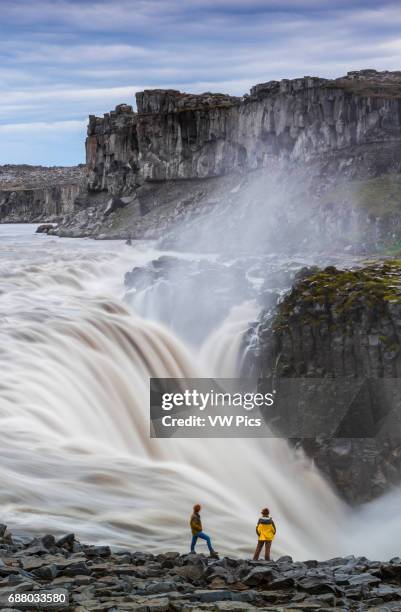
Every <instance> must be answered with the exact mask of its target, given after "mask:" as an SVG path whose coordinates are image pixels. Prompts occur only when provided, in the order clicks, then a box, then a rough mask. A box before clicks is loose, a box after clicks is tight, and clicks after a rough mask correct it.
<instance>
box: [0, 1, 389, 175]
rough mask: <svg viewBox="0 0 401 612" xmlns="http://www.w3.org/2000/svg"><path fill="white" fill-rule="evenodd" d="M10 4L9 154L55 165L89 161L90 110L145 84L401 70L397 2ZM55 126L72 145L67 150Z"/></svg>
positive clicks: (4, 150) (3, 82)
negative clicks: (55, 161) (54, 138)
mask: <svg viewBox="0 0 401 612" xmlns="http://www.w3.org/2000/svg"><path fill="white" fill-rule="evenodd" d="M1 8H2V15H1V23H0V33H1V36H0V60H1V61H0V87H1V91H2V95H1V97H0V154H1V157H2V159H4V158H6V157H7V155H8V154H10V153H11V150H12V151H14V153H15V156H16V157H18V158H21V159H22V158H23V156H24V155H26V156H27V158H28V157H29V159H33V156H34V155H37V156H38V157H37V163H46V162H47V163H53V157H54V156H55V155H57V156H58V157H57V159H60V158H61V157H62V155H63V151H65V159H66V160H67V158H68V160H69V161H68V163H70V161H71V156H72V155H73V154H74V152H75V154H76V155H77V161H82V150H83V142H82V141H83V136H82V129H83V128H82V126H83V125H84V124H85V123H86V121H87V116H88V114H100V115H101V114H103V113H105V112H108V111H109V110H111V109H112V108H114V107H115V106H116V104H118V103H121V102H127V103H129V104H134V93H135V91H138V90H141V89H144V88H152V87H157V88H163V87H171V88H175V89H181V90H184V91H194V92H201V91H205V90H209V91H210V90H212V91H221V92H227V93H230V94H234V95H242V94H243V93H245V92H247V91H248V90H249V88H250V87H251V86H252V85H254V84H256V83H258V82H264V81H267V80H270V79H280V78H291V77H296V76H303V75H305V74H309V75H319V76H325V77H336V76H340V75H342V74H344V73H345V72H347V71H348V70H352V69H358V68H367V67H375V68H378V69H397V68H401V37H400V36H399V32H400V26H401V7H400V6H399V4H398V3H396V2H387V1H386V0H383V1H382V2H381V3H378V2H377V0H336V1H334V0H247V1H246V2H244V0H189V1H187V2H184V1H183V0H36V2H34V3H33V2H31V0H2V1H1ZM1 124H2V125H1ZM11 125H13V126H14V127H13V128H11V127H10V126H11ZM18 125H19V126H25V127H24V128H22V127H21V128H18V127H16V126H18ZM35 126H36V127H35ZM52 126H53V127H52ZM78 126H81V127H78ZM52 129H55V130H56V131H57V132H58V133H59V134H62V135H63V142H66V143H67V141H68V143H69V144H68V145H66V146H65V147H64V146H62V147H60V145H58V148H57V147H56V143H55V142H53V141H52V138H51V131H52ZM18 130H19V131H18ZM28 134H30V135H32V138H31V140H30V141H29V142H30V144H31V146H32V147H33V149H32V151H31V149H29V148H28V147H26V146H24V143H23V136H25V137H26V138H28ZM40 134H42V143H41V144H40V145H39V143H38V139H39V138H40ZM6 135H7V138H8V139H9V140H4V138H5V137H6ZM33 135H36V136H35V138H36V140H35V139H34V137H33ZM12 138H15V143H14V145H13V144H12V142H11V139H12ZM74 139H76V140H74ZM78 139H80V140H78ZM17 141H18V142H17ZM46 143H47V145H46ZM10 146H11V147H12V148H11V149H10ZM46 146H47V147H48V148H47V149H46ZM16 147H19V149H18V151H19V153H18V151H17V148H16ZM46 150H47V153H46ZM58 163H59V162H58Z"/></svg>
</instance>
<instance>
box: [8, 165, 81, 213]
mask: <svg viewBox="0 0 401 612" xmlns="http://www.w3.org/2000/svg"><path fill="white" fill-rule="evenodd" d="M85 176H86V171H85V167H84V166H74V167H53V168H47V167H43V166H28V165H21V166H13V165H7V166H1V167H0V223H33V222H40V221H52V220H59V219H60V217H62V216H63V215H65V214H66V213H73V212H74V210H75V200H76V198H77V196H78V195H79V194H80V193H81V192H82V190H83V189H84V185H85Z"/></svg>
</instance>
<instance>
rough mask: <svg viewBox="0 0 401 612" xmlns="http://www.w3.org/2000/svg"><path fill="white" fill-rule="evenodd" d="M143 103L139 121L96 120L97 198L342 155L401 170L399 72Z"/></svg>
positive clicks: (164, 95)
mask: <svg viewBox="0 0 401 612" xmlns="http://www.w3.org/2000/svg"><path fill="white" fill-rule="evenodd" d="M136 98H137V112H136V113H135V112H134V111H133V110H132V107H131V106H128V105H126V104H122V105H119V106H117V107H116V109H115V111H112V112H111V113H109V114H106V115H105V116H104V117H103V118H97V117H94V116H91V117H90V119H89V126H88V138H87V145H86V146H87V165H88V168H89V172H90V175H89V189H90V190H92V191H102V190H107V191H108V192H109V193H118V194H121V193H122V192H124V191H126V190H130V189H132V187H133V186H135V184H137V183H138V182H139V183H140V182H141V181H143V180H148V181H160V180H172V179H195V178H207V177H212V176H221V175H224V174H226V173H227V172H232V171H243V170H248V171H249V170H255V169H257V168H260V167H265V168H269V167H270V166H271V165H272V164H275V163H276V162H277V161H281V162H288V161H294V162H302V163H305V162H308V161H311V160H319V161H321V157H322V155H324V156H328V161H331V159H330V155H333V157H336V155H338V154H339V155H338V157H339V159H338V160H337V163H338V166H339V167H341V166H343V165H344V164H345V165H353V164H354V165H355V166H357V165H358V166H360V165H365V166H366V170H367V171H368V172H369V173H373V174H374V173H376V172H378V171H380V170H381V164H384V166H385V170H386V171H388V170H389V169H390V168H389V166H390V167H392V168H397V169H398V168H399V166H400V162H399V159H398V155H394V152H396V151H399V149H400V143H401V72H393V73H390V72H385V73H379V72H376V71H373V70H372V71H369V70H367V71H366V70H364V71H361V72H356V73H349V74H348V75H347V76H346V77H343V78H340V79H336V80H327V79H320V78H316V77H304V78H300V79H294V80H287V79H286V80H283V81H280V82H279V81H270V82H268V83H264V84H260V85H256V86H255V87H253V88H252V89H251V91H250V94H249V95H246V96H244V97H243V98H235V97H231V96H224V95H222V94H210V93H207V94H202V95H190V94H184V93H181V92H179V91H174V90H146V91H144V92H140V93H138V94H137V96H136ZM379 142H380V143H381V145H380V146H378V143H379ZM382 145H383V146H382ZM354 147H361V149H360V151H359V157H360V158H362V159H359V160H356V159H355V149H354Z"/></svg>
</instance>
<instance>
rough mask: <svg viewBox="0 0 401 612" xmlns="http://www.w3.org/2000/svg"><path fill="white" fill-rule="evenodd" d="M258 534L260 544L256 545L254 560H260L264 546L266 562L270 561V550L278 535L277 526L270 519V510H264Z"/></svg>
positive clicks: (257, 527) (257, 529)
mask: <svg viewBox="0 0 401 612" xmlns="http://www.w3.org/2000/svg"><path fill="white" fill-rule="evenodd" d="M256 533H257V535H258V543H257V545H256V550H255V554H254V555H253V560H254V561H257V560H258V559H259V555H260V553H261V552H262V549H263V546H264V547H265V561H270V548H271V545H272V541H273V539H274V536H275V535H276V525H275V524H274V521H273V519H272V518H271V517H270V510H269V508H263V510H262V518H260V519H259V520H258V524H257V525H256Z"/></svg>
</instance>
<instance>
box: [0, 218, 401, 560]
mask: <svg viewBox="0 0 401 612" xmlns="http://www.w3.org/2000/svg"><path fill="white" fill-rule="evenodd" d="M34 230H35V227H34V226H32V225H0V371H1V378H0V522H3V523H6V524H8V525H9V527H10V528H11V530H13V531H15V532H19V533H33V532H38V533H44V532H52V533H55V534H61V533H66V532H75V533H76V535H77V537H79V538H80V539H81V540H82V541H89V542H99V543H107V544H111V545H114V546H117V547H122V548H123V547H128V546H129V547H131V548H136V549H140V550H148V551H152V552H154V551H163V550H164V551H165V550H179V551H181V552H182V551H185V550H187V549H188V546H189V530H188V518H189V514H190V512H191V508H192V505H193V504H194V503H196V502H200V503H201V504H202V505H203V513H202V518H203V521H204V528H205V531H207V532H208V533H210V535H211V536H212V538H213V540H214V543H215V548H216V549H217V550H218V551H219V552H222V553H226V554H231V555H244V556H249V555H250V554H251V552H252V550H253V548H254V545H255V523H256V521H257V518H258V516H259V511H260V508H262V507H264V506H266V505H268V506H269V507H270V508H271V513H272V515H273V517H274V519H275V521H276V523H277V527H278V535H277V538H276V540H275V542H274V546H273V551H274V556H278V555H280V554H291V555H293V556H294V557H295V558H297V559H301V558H302V559H304V558H318V559H322V558H327V557H334V556H336V555H345V554H351V553H354V554H366V555H367V556H370V557H374V558H386V557H387V558H388V557H391V556H393V555H396V554H397V552H398V545H399V540H400V536H401V526H400V521H399V519H398V508H399V502H400V498H401V495H400V493H399V492H398V491H395V492H394V493H392V494H391V495H389V496H386V498H383V499H381V500H378V501H376V502H374V503H372V504H369V505H368V506H365V507H364V508H362V509H361V510H358V511H356V510H351V509H349V508H347V507H346V506H345V505H344V504H343V503H342V502H341V501H340V500H339V499H338V497H337V496H336V494H335V493H334V492H333V491H332V490H331V488H330V486H329V485H328V484H327V483H326V481H325V480H324V479H323V477H322V476H321V475H320V474H319V473H318V472H317V470H316V469H315V468H314V466H313V465H312V464H311V463H310V461H308V460H306V459H305V457H303V456H301V455H299V454H296V453H294V452H293V451H292V450H291V449H290V448H289V447H288V446H287V444H286V443H285V442H284V441H283V440H272V439H266V440H263V439H262V440H260V439H225V440H215V439H213V440H212V439H209V440H208V439H191V440H185V439H166V440H155V439H150V438H149V388H148V387H149V377H150V376H159V377H162V376H166V377H169V376H173V377H179V376H183V377H185V376H188V377H189V376H195V377H200V376H205V375H206V376H207V375H209V374H214V375H220V376H235V374H236V372H235V363H236V357H237V351H238V347H239V342H238V338H239V334H240V332H241V331H242V330H245V329H246V328H247V325H248V323H249V320H250V319H252V316H253V315H254V311H253V310H252V308H250V307H249V305H245V307H243V306H241V305H238V306H237V307H236V308H234V309H233V311H232V313H231V315H230V316H229V318H228V320H227V321H226V322H225V323H223V324H222V325H221V326H220V327H219V329H216V330H214V331H213V332H212V334H211V335H210V336H209V337H208V338H205V342H204V344H203V347H202V348H201V349H199V350H195V349H193V348H191V347H190V346H189V345H186V344H185V342H184V341H183V340H182V339H180V338H178V337H177V336H176V335H174V334H173V333H172V331H171V330H169V329H167V328H166V327H163V325H161V324H160V323H156V322H154V321H151V320H150V319H148V318H146V313H142V315H145V316H139V315H138V314H137V313H136V312H135V311H134V310H133V308H132V307H129V306H128V305H127V304H126V303H125V302H124V301H123V297H124V286H123V278H124V273H125V272H126V271H128V270H130V269H132V267H133V266H134V265H143V264H145V263H146V262H148V261H150V260H152V259H154V258H155V257H157V256H158V255H159V254H160V253H159V252H158V251H157V249H156V248H155V246H154V245H153V244H152V243H147V242H137V243H136V244H135V245H134V246H133V247H130V246H127V245H125V244H124V243H122V242H118V241H106V242H104V241H93V240H86V239H60V238H52V237H50V236H46V235H43V234H35V233H34ZM222 347H224V350H223V349H222ZM211 369H212V370H213V372H211V371H210V370H211Z"/></svg>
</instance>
